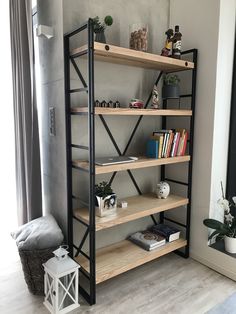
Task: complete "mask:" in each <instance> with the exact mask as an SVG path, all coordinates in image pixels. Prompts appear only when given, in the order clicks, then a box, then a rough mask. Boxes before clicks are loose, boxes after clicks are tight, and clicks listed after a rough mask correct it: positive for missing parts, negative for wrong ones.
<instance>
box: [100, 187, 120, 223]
mask: <svg viewBox="0 0 236 314" xmlns="http://www.w3.org/2000/svg"><path fill="white" fill-rule="evenodd" d="M95 196H96V200H95V205H96V215H97V216H99V217H104V216H108V215H111V214H114V213H115V212H116V207H117V195H116V194H115V193H114V192H113V190H112V188H111V185H110V184H109V183H108V182H105V181H102V182H100V183H99V184H96V185H95Z"/></svg>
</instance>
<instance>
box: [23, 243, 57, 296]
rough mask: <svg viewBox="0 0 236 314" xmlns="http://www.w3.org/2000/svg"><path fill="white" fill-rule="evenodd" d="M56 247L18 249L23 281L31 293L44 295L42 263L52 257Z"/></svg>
mask: <svg viewBox="0 0 236 314" xmlns="http://www.w3.org/2000/svg"><path fill="white" fill-rule="evenodd" d="M57 248H58V246H57V247H53V248H48V249H44V250H28V251H26V250H19V255H20V259H21V264H22V269H23V272H24V277H25V282H26V284H27V286H28V289H29V291H30V292H31V293H33V294H37V295H44V269H43V265H42V264H43V263H45V262H46V261H47V260H48V259H49V258H51V257H53V256H54V255H53V253H52V252H53V251H55V250H56V249H57Z"/></svg>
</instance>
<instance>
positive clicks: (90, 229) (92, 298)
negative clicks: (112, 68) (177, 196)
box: [64, 19, 197, 305]
mask: <svg viewBox="0 0 236 314" xmlns="http://www.w3.org/2000/svg"><path fill="white" fill-rule="evenodd" d="M84 30H87V32H88V48H87V49H86V51H83V52H81V53H77V54H76V55H73V57H71V56H70V38H71V37H72V36H74V35H76V34H79V33H80V32H82V31H84ZM85 54H87V55H88V84H87V83H86V81H85V79H84V77H83V75H82V73H81V72H80V70H79V67H78V66H77V64H76V62H75V58H79V57H81V56H83V55H85ZM182 54H193V62H194V63H195V68H194V69H193V74H192V92H191V94H188V95H181V97H183V98H184V97H191V99H192V101H191V109H192V116H191V121H190V130H191V132H190V140H189V154H190V155H191V160H190V162H189V168H188V183H184V182H180V181H177V180H173V179H170V178H166V177H165V165H163V166H161V178H162V180H168V181H170V182H174V183H177V184H182V185H187V186H188V198H189V204H188V205H187V219H186V224H182V223H179V222H176V221H174V220H172V219H169V218H167V217H165V216H164V212H162V213H160V221H161V222H164V220H169V221H171V222H174V223H176V224H178V225H180V226H182V227H185V228H186V239H187V241H188V244H187V246H186V247H185V252H184V253H182V252H180V251H176V253H178V254H180V255H181V256H183V257H188V256H189V236H190V212H191V186H192V162H193V160H192V153H193V130H194V108H195V90H196V64H197V50H196V49H192V50H188V51H186V52H183V53H182ZM64 64H65V103H66V145H67V195H68V198H67V206H68V243H69V248H70V255H71V256H72V257H74V256H75V257H76V256H78V255H79V254H81V255H83V256H84V257H85V258H87V259H88V260H89V265H90V272H89V273H88V272H87V271H86V270H85V269H84V268H83V267H81V268H80V271H81V273H82V274H83V275H84V276H85V278H87V279H88V280H89V288H90V289H89V290H90V291H89V293H88V292H87V291H86V290H85V289H84V288H83V287H82V286H81V285H80V286H79V292H80V293H81V294H82V296H83V297H84V298H85V299H86V300H87V302H88V303H90V304H91V305H92V304H95V303H96V261H95V256H96V255H95V251H96V248H95V204H94V201H95V194H94V186H95V132H94V39H93V23H92V19H89V20H88V22H87V23H85V24H83V25H82V26H81V27H79V28H78V29H76V30H74V31H72V32H70V33H67V34H65V35H64ZM70 64H72V66H73V67H74V69H75V71H76V73H77V75H78V77H79V79H80V81H81V83H82V85H83V88H77V89H71V88H70ZM162 74H163V72H160V73H159V75H158V77H157V79H156V82H155V84H158V83H159V81H160V79H161V77H162ZM78 92H86V93H87V94H88V138H89V141H88V142H89V143H88V146H84V145H76V144H73V143H71V115H72V113H71V99H70V96H71V94H72V93H78ZM151 97H152V91H151V92H150V94H149V97H148V99H147V100H146V103H145V106H144V108H147V106H148V104H149V102H150V100H151ZM165 107H167V102H166V101H165V102H164V108H165ZM73 115H76V113H73ZM99 117H100V120H101V122H102V124H103V126H104V128H105V129H106V131H107V133H108V135H109V138H110V140H111V142H112V143H113V145H114V147H115V149H116V151H117V153H118V155H119V156H123V155H125V154H126V153H127V151H128V148H129V146H130V144H131V142H132V140H133V138H134V136H135V134H136V131H137V129H138V127H139V124H140V122H141V121H142V118H143V116H142V115H141V116H139V118H138V120H137V122H136V124H135V126H134V128H133V130H132V132H131V135H130V137H129V140H128V142H127V145H126V147H125V149H124V151H123V152H121V150H120V149H119V147H118V145H117V143H116V141H115V139H114V137H113V135H112V133H111V131H110V129H109V127H108V125H107V123H106V120H105V119H104V117H103V115H99ZM166 119H167V117H163V119H162V127H163V128H166ZM72 148H77V149H82V150H87V151H88V152H89V169H88V170H85V169H83V168H80V167H77V166H74V165H72ZM73 168H75V169H78V170H82V171H86V172H87V173H88V174H89V203H86V202H84V201H82V200H81V199H79V198H78V197H76V196H74V195H73V193H72V169H73ZM127 172H128V174H129V176H130V179H131V180H132V182H133V184H134V186H135V188H136V190H137V192H138V194H140V195H141V194H142V192H141V190H140V188H139V186H138V184H137V182H136V180H135V178H134V176H133V174H132V172H131V171H130V170H127ZM116 173H117V172H114V173H113V174H112V176H111V178H110V183H112V182H113V180H114V178H115V176H116ZM73 199H78V200H79V201H80V202H81V203H82V204H84V205H85V206H87V207H88V208H89V224H87V223H85V222H84V221H82V220H81V219H79V218H78V217H75V216H74V215H73ZM151 218H152V220H153V222H154V224H156V223H157V221H156V219H155V217H154V216H153V215H151ZM73 219H75V220H77V221H78V222H79V223H81V224H82V225H84V226H85V227H86V230H85V233H84V235H83V237H82V240H81V242H80V244H79V246H76V245H75V244H74V243H73ZM88 236H89V255H87V254H86V253H85V252H84V251H83V250H82V248H83V245H84V243H85V241H86V239H87V237H88ZM74 251H75V252H76V253H75V254H74Z"/></svg>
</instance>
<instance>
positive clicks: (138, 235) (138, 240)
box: [129, 230, 166, 251]
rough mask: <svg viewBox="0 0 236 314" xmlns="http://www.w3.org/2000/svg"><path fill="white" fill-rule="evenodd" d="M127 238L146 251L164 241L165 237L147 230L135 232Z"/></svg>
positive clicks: (160, 244) (162, 243)
mask: <svg viewBox="0 0 236 314" xmlns="http://www.w3.org/2000/svg"><path fill="white" fill-rule="evenodd" d="M129 240H130V241H132V242H133V243H135V244H137V245H139V246H141V247H142V248H144V249H145V250H147V251H151V250H153V249H155V248H158V247H160V246H162V245H164V244H165V243H166V239H165V238H164V237H163V236H161V235H159V234H156V233H153V232H151V231H148V230H144V231H139V232H135V233H134V234H132V235H131V236H130V237H129Z"/></svg>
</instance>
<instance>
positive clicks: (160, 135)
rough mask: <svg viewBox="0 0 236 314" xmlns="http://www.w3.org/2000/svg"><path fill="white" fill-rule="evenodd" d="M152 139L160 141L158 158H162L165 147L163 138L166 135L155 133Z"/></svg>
mask: <svg viewBox="0 0 236 314" xmlns="http://www.w3.org/2000/svg"><path fill="white" fill-rule="evenodd" d="M151 139H153V140H156V141H158V145H159V147H158V158H161V153H162V147H163V139H164V136H163V134H159V135H153V136H152V137H151Z"/></svg>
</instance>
